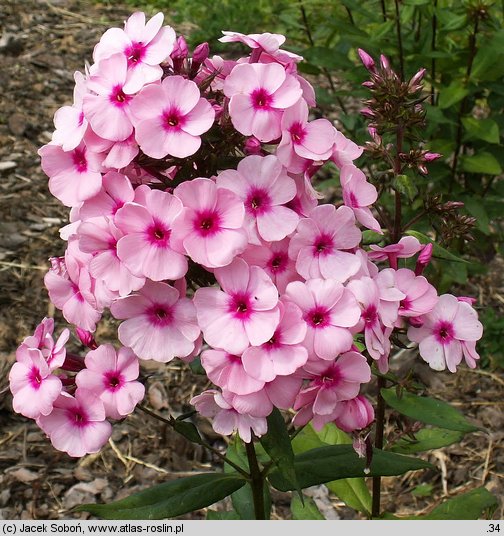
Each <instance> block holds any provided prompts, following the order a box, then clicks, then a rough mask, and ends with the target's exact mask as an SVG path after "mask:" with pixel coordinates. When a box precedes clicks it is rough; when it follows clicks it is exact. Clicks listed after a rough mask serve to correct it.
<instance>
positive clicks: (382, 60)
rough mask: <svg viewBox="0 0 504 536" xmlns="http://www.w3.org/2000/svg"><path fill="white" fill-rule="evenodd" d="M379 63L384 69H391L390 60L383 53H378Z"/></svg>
mask: <svg viewBox="0 0 504 536" xmlns="http://www.w3.org/2000/svg"><path fill="white" fill-rule="evenodd" d="M380 65H381V68H382V69H383V70H384V71H392V69H391V68H390V62H389V60H388V58H387V56H384V55H383V54H381V55H380Z"/></svg>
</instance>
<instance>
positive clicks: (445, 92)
mask: <svg viewBox="0 0 504 536" xmlns="http://www.w3.org/2000/svg"><path fill="white" fill-rule="evenodd" d="M468 94H469V91H468V90H467V89H466V88H465V87H464V86H463V85H462V84H461V83H460V82H459V81H454V82H452V83H451V84H450V85H449V86H447V87H443V88H441V89H440V92H439V101H438V106H439V107H440V108H441V109H442V110H444V109H445V108H449V107H450V106H453V105H454V104H456V103H457V102H459V101H461V100H462V99H463V98H464V97H465V96H466V95H468Z"/></svg>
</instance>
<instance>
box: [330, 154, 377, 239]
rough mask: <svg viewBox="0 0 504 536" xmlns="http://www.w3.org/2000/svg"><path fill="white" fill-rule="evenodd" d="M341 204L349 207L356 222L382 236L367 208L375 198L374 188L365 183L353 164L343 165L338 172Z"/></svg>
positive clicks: (364, 177)
mask: <svg viewBox="0 0 504 536" xmlns="http://www.w3.org/2000/svg"><path fill="white" fill-rule="evenodd" d="M340 182H341V188H342V190H343V202H344V203H345V205H346V206H347V207H350V208H351V209H352V210H353V212H354V214H355V217H356V219H357V221H358V222H359V223H360V224H362V225H364V227H367V228H368V229H372V230H373V231H375V232H377V233H380V234H383V232H382V230H381V227H380V224H379V223H378V221H377V220H376V218H375V217H374V216H373V214H372V213H371V210H370V209H369V208H368V207H369V206H370V205H372V204H373V203H374V202H375V201H376V199H377V197H378V192H377V191H376V188H375V187H374V186H373V185H372V184H370V183H369V182H367V180H366V176H365V175H364V173H362V171H361V170H360V169H358V168H356V167H355V166H354V165H353V164H349V165H345V166H343V167H342V168H341V172H340Z"/></svg>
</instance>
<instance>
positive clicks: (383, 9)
mask: <svg viewBox="0 0 504 536" xmlns="http://www.w3.org/2000/svg"><path fill="white" fill-rule="evenodd" d="M380 4H381V12H382V17H383V22H387V9H386V8H385V0H381V2H380Z"/></svg>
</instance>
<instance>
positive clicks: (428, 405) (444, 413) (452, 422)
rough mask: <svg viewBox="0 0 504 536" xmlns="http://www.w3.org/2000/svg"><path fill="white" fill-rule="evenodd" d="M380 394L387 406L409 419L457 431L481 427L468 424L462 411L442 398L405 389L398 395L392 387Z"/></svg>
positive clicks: (467, 430) (469, 430) (468, 430)
mask: <svg viewBox="0 0 504 536" xmlns="http://www.w3.org/2000/svg"><path fill="white" fill-rule="evenodd" d="M381 394H382V396H383V398H384V399H385V402H387V404H388V405H389V406H391V407H392V408H394V409H395V410H397V411H398V412H399V413H402V414H403V415H406V416H407V417H409V418H410V419H415V420H416V421H420V422H424V423H426V424H432V425H434V426H439V427H440V428H446V429H447V430H456V431H459V432H476V431H477V430H480V429H481V428H478V427H477V426H474V425H473V424H470V423H469V422H468V421H467V420H466V418H465V417H464V415H462V413H460V412H459V411H457V410H456V409H455V408H454V407H452V406H450V404H447V403H446V402H443V401H442V400H437V399H435V398H430V397H427V396H417V395H413V394H411V393H408V392H406V391H404V392H403V393H402V395H401V397H398V396H397V393H396V390H395V388H394V387H391V388H390V389H382V390H381Z"/></svg>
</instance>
